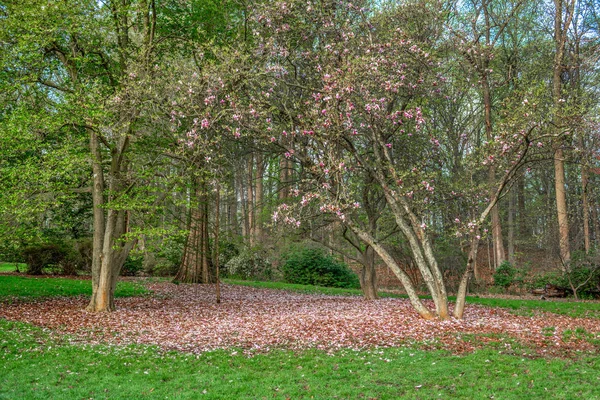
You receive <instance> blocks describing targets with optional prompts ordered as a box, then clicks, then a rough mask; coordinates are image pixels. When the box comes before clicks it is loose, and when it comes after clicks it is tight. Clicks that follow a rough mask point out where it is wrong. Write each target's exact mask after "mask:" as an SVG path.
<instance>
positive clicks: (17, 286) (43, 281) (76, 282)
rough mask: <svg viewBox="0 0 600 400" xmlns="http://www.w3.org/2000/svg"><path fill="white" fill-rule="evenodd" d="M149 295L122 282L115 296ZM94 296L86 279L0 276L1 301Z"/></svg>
mask: <svg viewBox="0 0 600 400" xmlns="http://www.w3.org/2000/svg"><path fill="white" fill-rule="evenodd" d="M144 293H147V290H146V289H145V288H144V287H143V286H142V285H140V284H138V283H135V282H129V281H120V282H119V283H118V284H117V288H116V290H115V296H117V297H128V296H139V295H142V294H144ZM91 294H92V282H91V281H90V280H86V279H71V278H55V277H45V276H44V277H39V278H35V277H29V276H27V277H25V276H18V275H0V301H1V300H3V299H4V300H6V299H13V298H15V297H19V298H29V299H33V298H40V297H55V296H79V295H87V296H91Z"/></svg>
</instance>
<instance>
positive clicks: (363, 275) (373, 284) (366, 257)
mask: <svg viewBox="0 0 600 400" xmlns="http://www.w3.org/2000/svg"><path fill="white" fill-rule="evenodd" d="M361 258H362V270H361V272H360V275H359V279H360V287H361V289H362V292H363V295H364V298H365V300H376V299H377V298H378V297H379V296H378V295H377V272H376V270H375V252H374V250H373V248H372V247H371V246H367V248H366V250H365V251H364V253H362V254H361Z"/></svg>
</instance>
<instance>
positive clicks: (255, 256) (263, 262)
mask: <svg viewBox="0 0 600 400" xmlns="http://www.w3.org/2000/svg"><path fill="white" fill-rule="evenodd" d="M224 272H225V274H226V275H228V276H231V277H235V278H240V279H258V280H272V279H273V278H274V277H275V273H274V271H273V265H272V263H271V261H270V260H269V258H268V257H267V254H266V252H265V251H264V250H262V249H259V248H249V247H246V248H244V249H242V251H241V252H240V253H239V254H238V255H237V256H234V257H232V258H231V259H230V260H229V261H227V263H226V264H225V268H224Z"/></svg>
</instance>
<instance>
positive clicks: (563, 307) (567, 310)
mask: <svg viewBox="0 0 600 400" xmlns="http://www.w3.org/2000/svg"><path fill="white" fill-rule="evenodd" d="M225 281H226V282H228V283H231V284H235V285H244V286H251V287H257V288H269V289H279V290H288V291H294V292H298V293H309V294H310V293H312V294H317V293H321V294H327V295H339V296H361V291H360V290H358V289H338V288H326V287H320V286H311V285H295V284H290V283H284V282H260V281H243V280H237V279H226V280H225ZM379 296H380V297H382V298H386V297H391V298H406V297H407V296H406V295H401V294H395V293H389V292H385V291H382V292H379ZM423 298H428V297H427V296H423ZM450 300H451V301H452V300H454V297H452V296H450ZM467 304H481V305H484V306H490V307H501V308H507V309H509V310H511V311H512V312H514V313H516V314H519V315H533V314H537V313H540V312H551V313H555V314H559V315H565V316H569V317H574V318H584V317H585V318H598V319H600V302H598V301H563V300H559V301H557V300H528V299H523V300H520V299H502V298H485V297H479V296H468V297H467Z"/></svg>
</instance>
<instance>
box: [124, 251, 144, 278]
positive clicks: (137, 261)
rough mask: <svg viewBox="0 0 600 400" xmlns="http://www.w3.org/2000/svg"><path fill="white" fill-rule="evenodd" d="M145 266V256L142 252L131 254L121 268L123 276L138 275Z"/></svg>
mask: <svg viewBox="0 0 600 400" xmlns="http://www.w3.org/2000/svg"><path fill="white" fill-rule="evenodd" d="M143 268H144V256H143V255H141V254H130V255H129V256H127V259H126V260H125V264H123V268H122V269H121V275H122V276H136V275H137V273H138V272H140V271H141V270H142V269H143Z"/></svg>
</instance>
